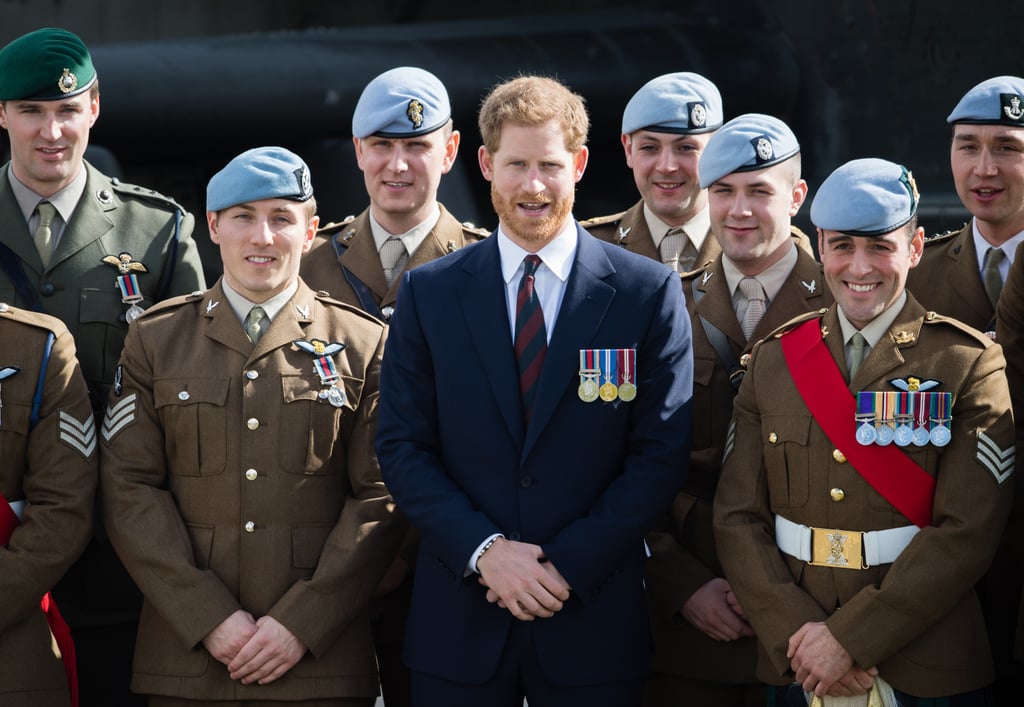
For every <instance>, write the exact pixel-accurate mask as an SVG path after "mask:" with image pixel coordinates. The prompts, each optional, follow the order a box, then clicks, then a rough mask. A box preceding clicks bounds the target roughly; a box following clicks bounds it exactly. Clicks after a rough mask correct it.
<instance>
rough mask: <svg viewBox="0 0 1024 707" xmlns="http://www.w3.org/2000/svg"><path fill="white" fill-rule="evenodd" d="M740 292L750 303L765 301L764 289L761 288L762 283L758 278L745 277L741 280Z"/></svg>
mask: <svg viewBox="0 0 1024 707" xmlns="http://www.w3.org/2000/svg"><path fill="white" fill-rule="evenodd" d="M739 288H740V292H742V293H743V296H744V297H746V298H747V301H748V302H753V301H755V300H757V301H761V302H763V301H764V298H765V297H764V287H762V286H761V281H760V280H758V279H757V278H756V277H745V278H743V279H742V280H740V284H739Z"/></svg>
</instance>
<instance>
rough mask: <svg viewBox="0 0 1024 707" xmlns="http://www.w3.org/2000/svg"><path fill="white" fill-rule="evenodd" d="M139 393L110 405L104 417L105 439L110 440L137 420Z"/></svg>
mask: <svg viewBox="0 0 1024 707" xmlns="http://www.w3.org/2000/svg"><path fill="white" fill-rule="evenodd" d="M136 398H137V395H136V394H135V393H132V394H131V395H129V396H128V397H127V398H125V399H124V400H122V401H121V402H119V403H117V405H108V406H107V414H106V415H104V417H103V430H102V432H101V433H102V434H103V439H105V440H106V441H107V442H110V440H111V439H113V438H114V435H116V434H117V433H118V432H120V431H121V430H123V429H124V428H125V427H127V426H128V425H130V424H131V423H132V422H134V421H135V401H136Z"/></svg>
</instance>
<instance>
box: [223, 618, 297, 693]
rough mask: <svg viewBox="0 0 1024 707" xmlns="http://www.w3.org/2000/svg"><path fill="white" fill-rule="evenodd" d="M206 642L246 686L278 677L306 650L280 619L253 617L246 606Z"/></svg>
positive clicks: (263, 683)
mask: <svg viewBox="0 0 1024 707" xmlns="http://www.w3.org/2000/svg"><path fill="white" fill-rule="evenodd" d="M203 645H204V646H205V647H206V650H208V651H209V652H210V655H212V656H213V657H214V658H216V659H217V660H219V661H220V662H221V663H223V664H224V665H226V666H228V674H229V675H230V676H231V679H232V680H239V681H241V683H242V684H243V685H249V684H251V683H254V682H256V683H259V684H260V685H266V684H267V683H271V682H273V681H274V680H277V679H278V678H279V677H281V676H282V675H284V674H285V673H287V672H288V671H289V670H291V668H292V666H294V665H295V664H296V663H298V662H299V660H300V659H301V658H302V656H303V655H305V653H306V646H305V645H304V644H303V643H302V641H300V640H299V639H298V638H297V637H296V636H295V634H294V633H292V632H291V631H289V630H288V629H287V628H285V627H284V625H282V624H281V623H280V622H279V621H277V620H276V619H274V618H272V617H270V616H261V617H260V618H259V619H253V617H252V614H250V613H249V612H248V611H243V610H242V609H239V610H238V611H236V612H235V613H233V614H231V616H229V617H228V618H226V619H224V621H223V622H221V624H220V625H219V626H217V628H215V629H213V630H212V631H210V633H209V634H207V636H206V638H204V639H203Z"/></svg>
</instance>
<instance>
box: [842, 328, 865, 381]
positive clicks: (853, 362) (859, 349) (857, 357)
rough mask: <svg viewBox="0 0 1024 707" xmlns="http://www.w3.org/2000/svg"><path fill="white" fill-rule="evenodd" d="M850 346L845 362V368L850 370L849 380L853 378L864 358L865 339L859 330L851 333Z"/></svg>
mask: <svg viewBox="0 0 1024 707" xmlns="http://www.w3.org/2000/svg"><path fill="white" fill-rule="evenodd" d="M850 343H851V344H852V348H851V349H850V360H849V361H848V362H847V364H848V365H847V368H848V369H849V371H850V380H853V374H854V373H856V372H857V369H858V368H860V364H861V362H862V361H863V360H864V346H865V345H867V343H868V342H867V339H865V338H864V335H863V334H861V333H860V332H859V331H858V332H857V333H856V334H854V335H853V337H852V338H851V339H850Z"/></svg>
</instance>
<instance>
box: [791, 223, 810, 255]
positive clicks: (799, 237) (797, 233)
mask: <svg viewBox="0 0 1024 707" xmlns="http://www.w3.org/2000/svg"><path fill="white" fill-rule="evenodd" d="M789 235H790V236H791V237H792V238H793V242H794V243H795V244H796V247H797V248H799V249H800V250H802V251H804V252H805V253H807V255H809V256H811V257H812V258H814V259H815V260H817V255H816V254H815V252H814V244H813V243H812V242H811V239H810V237H808V235H807V234H806V233H804V232H803V231H801V230H800V229H799V228H797V227H796V226H794V225H790V227H789Z"/></svg>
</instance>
